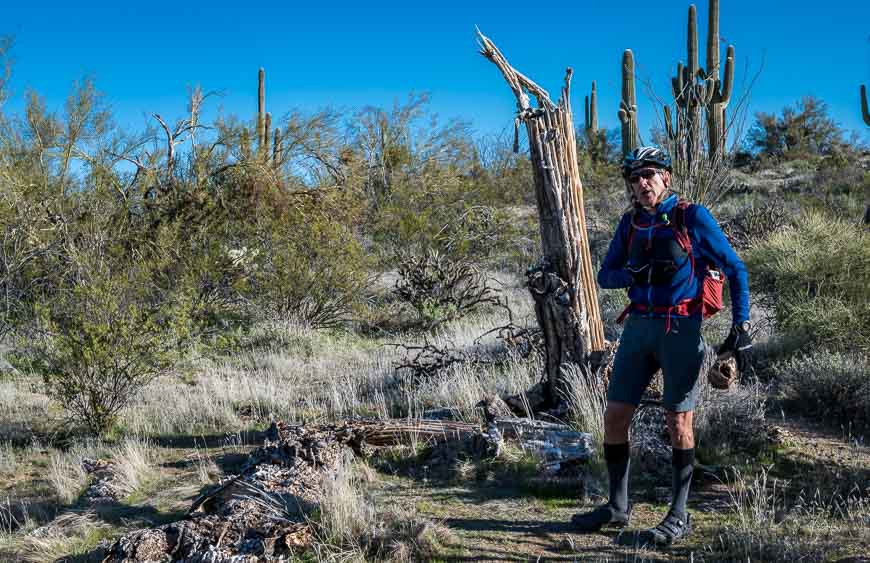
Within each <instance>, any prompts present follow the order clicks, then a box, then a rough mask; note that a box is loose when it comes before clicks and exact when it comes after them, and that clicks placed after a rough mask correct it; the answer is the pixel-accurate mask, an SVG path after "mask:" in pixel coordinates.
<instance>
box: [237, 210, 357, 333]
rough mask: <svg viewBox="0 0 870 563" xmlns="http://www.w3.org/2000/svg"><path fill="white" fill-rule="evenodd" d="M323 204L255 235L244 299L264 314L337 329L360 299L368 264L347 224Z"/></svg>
mask: <svg viewBox="0 0 870 563" xmlns="http://www.w3.org/2000/svg"><path fill="white" fill-rule="evenodd" d="M322 204H323V207H322V208H317V207H314V206H311V207H306V208H305V209H304V210H303V209H296V210H293V212H292V213H295V214H296V215H293V214H291V215H290V216H289V217H287V218H282V219H279V220H276V221H274V222H273V223H272V225H270V226H268V227H267V229H268V230H266V232H264V233H263V234H262V235H260V237H261V240H260V241H259V243H258V250H257V254H256V258H255V263H256V267H255V270H254V273H253V275H252V278H253V281H252V283H251V287H250V288H249V290H248V292H247V295H248V297H249V299H250V300H251V301H252V302H254V303H256V304H258V305H259V306H261V307H262V308H263V309H264V310H265V312H266V314H267V316H270V317H273V318H292V319H293V320H295V321H298V322H301V323H303V324H305V325H307V326H310V327H312V328H330V327H336V326H338V325H340V324H342V323H343V322H344V321H346V320H347V319H348V317H349V316H350V314H351V313H352V312H353V310H354V308H355V306H356V305H357V304H358V302H359V300H360V299H361V296H362V290H363V289H364V288H365V287H366V285H367V284H368V281H369V274H368V266H369V260H368V258H367V256H366V255H365V253H364V252H363V248H362V244H361V243H360V242H359V241H358V240H357V238H356V237H355V236H354V233H353V231H352V229H351V228H350V227H349V226H348V225H347V223H346V222H345V221H342V220H341V218H336V217H333V216H331V215H330V212H331V211H333V210H334V209H333V208H332V207H331V206H330V203H329V202H327V201H324V202H322ZM335 212H336V213H340V210H335Z"/></svg>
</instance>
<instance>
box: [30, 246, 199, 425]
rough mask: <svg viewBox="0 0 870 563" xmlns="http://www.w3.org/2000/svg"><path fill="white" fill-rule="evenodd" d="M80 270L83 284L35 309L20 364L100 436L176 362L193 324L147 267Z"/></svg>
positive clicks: (91, 264)
mask: <svg viewBox="0 0 870 563" xmlns="http://www.w3.org/2000/svg"><path fill="white" fill-rule="evenodd" d="M104 264H105V263H104ZM81 266H82V273H83V274H84V275H82V277H81V278H80V279H79V280H78V281H76V282H74V283H73V284H72V285H71V286H69V287H66V288H63V289H62V290H60V291H58V292H57V293H56V294H55V295H54V296H53V297H52V299H50V300H48V301H46V302H42V303H37V304H35V305H34V323H35V326H34V327H33V328H32V330H31V331H30V332H29V334H27V336H26V337H25V338H26V340H25V341H23V342H22V343H21V347H20V351H19V353H18V356H17V363H18V364H19V366H20V367H27V368H29V369H32V370H34V371H36V372H37V373H40V374H41V375H42V377H43V379H44V381H45V385H46V392H47V394H48V395H49V396H50V397H52V398H53V399H56V400H58V401H59V402H60V403H61V404H62V405H63V406H64V407H65V408H66V409H67V410H68V411H70V412H71V413H72V414H73V415H74V416H75V417H76V418H77V419H79V420H80V421H81V422H83V423H84V424H85V425H86V426H87V427H88V428H89V429H90V430H91V431H92V432H94V433H102V432H105V431H106V430H108V429H109V427H110V426H111V424H112V423H113V422H114V420H115V418H116V417H117V415H118V413H119V412H120V411H121V410H122V409H123V408H124V407H126V406H127V405H128V404H130V402H131V401H132V400H133V399H134V398H135V396H136V394H137V392H138V391H139V390H140V389H141V388H142V387H143V386H144V385H146V384H147V383H148V382H149V381H151V380H152V379H153V378H154V377H156V376H157V375H159V374H160V373H161V372H163V371H164V370H166V369H167V368H169V367H171V366H172V365H173V363H174V361H175V360H176V358H177V357H178V349H179V346H178V342H179V341H180V340H183V339H184V338H186V337H187V336H188V334H189V330H188V329H189V325H188V320H189V319H188V317H187V316H186V315H185V314H184V308H183V307H182V306H180V304H178V303H175V302H173V300H172V299H171V298H170V299H167V298H165V296H161V295H158V294H155V289H156V288H155V287H154V285H153V283H152V282H151V272H150V271H149V266H148V264H147V263H145V262H132V263H121V262H120V261H118V262H115V263H114V264H112V267H111V268H108V267H105V266H103V265H101V264H99V263H97V262H96V261H89V262H88V263H82V264H81Z"/></svg>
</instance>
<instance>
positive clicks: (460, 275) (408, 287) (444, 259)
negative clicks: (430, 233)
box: [395, 250, 502, 327]
mask: <svg viewBox="0 0 870 563" xmlns="http://www.w3.org/2000/svg"><path fill="white" fill-rule="evenodd" d="M398 273H399V278H398V279H397V280H396V286H395V293H396V295H397V296H398V297H399V298H400V299H402V300H403V301H404V302H406V303H408V304H409V305H410V306H411V307H413V308H414V310H415V311H416V312H417V315H418V317H419V318H420V320H421V321H422V322H423V323H424V325H425V326H427V327H434V326H436V325H438V324H440V323H443V322H446V321H451V320H454V319H458V318H461V317H463V316H465V315H467V314H469V313H471V312H472V311H474V310H476V309H478V308H480V307H483V306H487V305H489V306H500V305H502V303H501V300H500V299H499V292H498V291H497V290H496V289H494V288H492V287H490V286H489V280H488V279H487V277H486V275H485V274H484V273H483V272H482V271H480V270H479V269H478V268H477V267H476V266H475V265H474V264H472V263H471V262H468V261H466V260H453V259H451V258H450V257H448V256H446V255H444V254H441V253H439V252H437V251H434V250H433V251H429V252H428V253H426V254H424V255H422V256H414V255H410V256H405V257H403V258H401V259H400V261H399V272H398Z"/></svg>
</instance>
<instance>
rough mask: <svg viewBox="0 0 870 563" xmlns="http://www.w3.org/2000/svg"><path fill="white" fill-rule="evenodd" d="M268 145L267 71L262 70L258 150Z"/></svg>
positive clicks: (259, 93) (259, 88)
mask: <svg viewBox="0 0 870 563" xmlns="http://www.w3.org/2000/svg"><path fill="white" fill-rule="evenodd" d="M265 144H266V71H265V70H264V69H263V68H260V72H259V73H258V74H257V148H258V150H259V151H260V152H262V150H263V146H264V145H265Z"/></svg>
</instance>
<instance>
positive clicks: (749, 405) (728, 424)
mask: <svg viewBox="0 0 870 563" xmlns="http://www.w3.org/2000/svg"><path fill="white" fill-rule="evenodd" d="M705 367H706V366H705ZM701 377H702V378H703V379H702V382H701V386H702V388H701V392H700V397H699V400H698V405H697V407H696V409H695V439H696V442H697V444H698V448H699V450H700V452H701V455H702V457H703V458H704V459H705V461H707V462H708V463H710V462H713V461H716V460H721V459H723V458H728V457H729V456H731V455H733V454H735V453H738V452H739V453H755V452H757V451H759V450H760V449H761V448H762V447H763V446H764V445H765V444H766V443H767V442H766V433H765V432H764V428H765V408H766V404H767V392H766V389H764V388H763V387H762V386H761V385H760V384H749V385H737V386H735V387H733V388H731V389H729V390H728V391H717V390H715V389H713V388H712V387H711V386H710V385H709V384H708V383H707V378H706V369H705V370H703V371H702V373H701Z"/></svg>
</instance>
